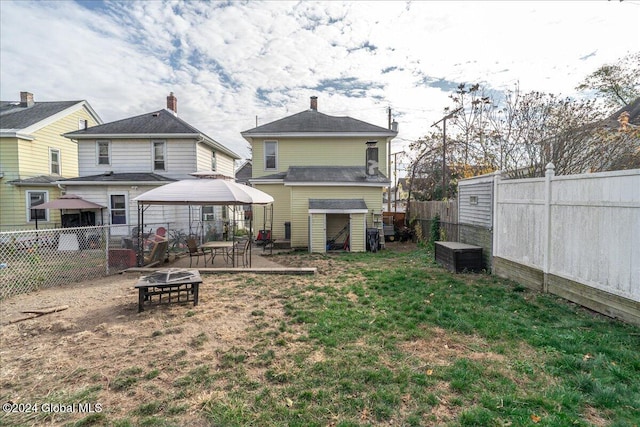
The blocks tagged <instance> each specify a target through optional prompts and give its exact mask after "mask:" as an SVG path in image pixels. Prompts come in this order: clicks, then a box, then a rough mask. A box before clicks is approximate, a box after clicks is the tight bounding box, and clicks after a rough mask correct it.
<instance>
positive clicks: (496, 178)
mask: <svg viewBox="0 0 640 427" xmlns="http://www.w3.org/2000/svg"><path fill="white" fill-rule="evenodd" d="M501 180H502V171H501V170H497V171H495V172H494V173H493V197H492V198H493V221H492V226H493V230H491V234H492V239H491V257H492V258H493V257H495V256H496V255H497V253H496V252H497V250H498V225H499V222H498V194H499V192H498V186H499V185H500V181H501ZM493 266H494V262H493V259H492V260H491V272H492V273H493Z"/></svg>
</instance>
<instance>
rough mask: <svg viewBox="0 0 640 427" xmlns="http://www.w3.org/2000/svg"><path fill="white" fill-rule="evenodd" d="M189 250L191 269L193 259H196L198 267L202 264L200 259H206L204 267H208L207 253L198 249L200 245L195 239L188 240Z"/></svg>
mask: <svg viewBox="0 0 640 427" xmlns="http://www.w3.org/2000/svg"><path fill="white" fill-rule="evenodd" d="M187 248H189V267H191V263H192V262H193V259H194V258H195V259H196V265H198V263H199V262H200V257H203V258H204V266H205V267H206V266H207V253H206V252H205V251H204V250H203V249H201V248H199V247H198V243H196V239H194V238H193V237H189V238H188V239H187Z"/></svg>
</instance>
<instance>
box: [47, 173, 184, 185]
mask: <svg viewBox="0 0 640 427" xmlns="http://www.w3.org/2000/svg"><path fill="white" fill-rule="evenodd" d="M174 181H175V179H172V178H167V177H165V176H162V175H158V174H155V173H137V172H134V173H111V174H108V173H107V174H100V175H89V176H80V177H77V178H69V179H58V182H63V183H65V184H72V183H74V182H106V183H114V182H116V183H117V182H159V183H162V182H165V183H167V182H174Z"/></svg>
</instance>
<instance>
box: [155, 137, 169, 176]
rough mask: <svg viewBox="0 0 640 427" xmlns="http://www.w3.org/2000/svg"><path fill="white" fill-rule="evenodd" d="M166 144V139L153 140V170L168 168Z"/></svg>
mask: <svg viewBox="0 0 640 427" xmlns="http://www.w3.org/2000/svg"><path fill="white" fill-rule="evenodd" d="M166 157H167V156H166V144H165V142H164V141H154V142H153V170H154V171H164V170H166Z"/></svg>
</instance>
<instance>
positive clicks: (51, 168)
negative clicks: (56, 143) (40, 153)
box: [49, 147, 62, 175]
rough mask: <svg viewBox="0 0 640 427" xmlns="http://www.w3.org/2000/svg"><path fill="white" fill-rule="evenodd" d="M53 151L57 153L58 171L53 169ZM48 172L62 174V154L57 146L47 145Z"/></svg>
mask: <svg viewBox="0 0 640 427" xmlns="http://www.w3.org/2000/svg"><path fill="white" fill-rule="evenodd" d="M53 153H57V154H58V172H54V171H53ZM49 174H51V175H62V155H61V154H60V149H59V148H55V147H49Z"/></svg>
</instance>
